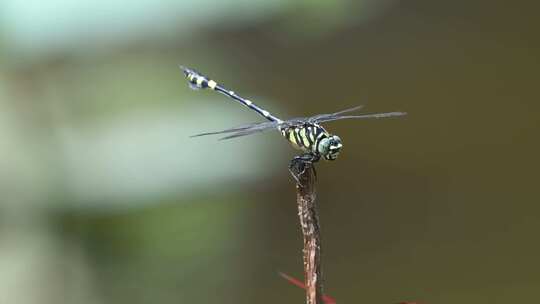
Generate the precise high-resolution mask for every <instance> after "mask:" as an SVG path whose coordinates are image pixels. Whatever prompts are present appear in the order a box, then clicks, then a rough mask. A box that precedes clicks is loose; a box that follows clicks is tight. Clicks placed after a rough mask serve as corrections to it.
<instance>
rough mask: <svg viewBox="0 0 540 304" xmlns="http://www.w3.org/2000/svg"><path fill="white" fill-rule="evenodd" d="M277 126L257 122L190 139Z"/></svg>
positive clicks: (275, 123)
mask: <svg viewBox="0 0 540 304" xmlns="http://www.w3.org/2000/svg"><path fill="white" fill-rule="evenodd" d="M277 125H278V123H277V122H273V121H272V122H258V123H252V124H247V125H242V126H238V127H234V128H230V129H225V130H223V131H215V132H205V133H199V134H195V135H191V136H190V137H199V136H206V135H216V134H225V133H235V132H241V131H246V130H252V129H256V130H259V129H263V130H264V129H272V128H276V127H277Z"/></svg>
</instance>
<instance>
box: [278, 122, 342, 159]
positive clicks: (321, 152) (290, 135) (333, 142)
mask: <svg viewBox="0 0 540 304" xmlns="http://www.w3.org/2000/svg"><path fill="white" fill-rule="evenodd" d="M280 131H281V134H282V135H283V136H284V137H285V138H286V139H287V140H288V141H289V142H290V143H291V144H292V145H293V146H294V147H295V148H297V149H300V150H302V151H304V152H307V153H311V154H314V155H317V156H322V157H324V159H326V160H335V159H336V158H337V157H338V154H339V152H340V150H341V147H342V144H341V139H340V138H339V137H338V136H336V135H331V134H330V133H328V132H327V131H326V130H325V129H324V128H323V127H322V126H320V125H318V124H313V123H304V124H299V125H296V126H291V127H286V128H282V129H280Z"/></svg>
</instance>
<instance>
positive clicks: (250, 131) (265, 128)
mask: <svg viewBox="0 0 540 304" xmlns="http://www.w3.org/2000/svg"><path fill="white" fill-rule="evenodd" d="M268 130H278V123H268V125H264V126H256V127H253V128H249V129H244V130H239V131H236V132H234V133H233V134H231V135H227V136H225V137H222V138H220V139H219V140H226V139H232V138H237V137H241V136H247V135H251V134H255V133H260V132H265V131H268Z"/></svg>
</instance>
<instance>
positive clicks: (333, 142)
mask: <svg viewBox="0 0 540 304" xmlns="http://www.w3.org/2000/svg"><path fill="white" fill-rule="evenodd" d="M180 68H181V69H182V70H183V71H184V74H185V75H186V77H187V79H188V81H189V85H190V87H191V88H193V89H210V90H214V91H218V92H220V93H221V94H223V95H225V96H227V97H230V98H232V99H234V100H236V101H237V102H239V103H240V104H242V105H244V106H246V107H248V108H249V109H251V110H253V111H255V112H257V113H258V114H259V115H261V116H263V117H264V118H266V119H267V120H268V121H267V122H259V123H252V124H247V125H243V126H239V127H235V128H230V129H226V130H223V131H217V132H206V133H201V134H197V135H193V136H192V137H197V136H206V135H216V134H226V136H225V137H222V138H221V139H231V138H236V137H240V136H246V135H251V134H255V133H259V132H263V131H268V130H277V131H279V132H280V133H281V135H283V137H285V139H287V140H288V141H289V142H290V143H291V144H292V145H293V146H294V147H295V148H297V149H299V150H301V151H303V152H304V154H303V155H302V156H297V157H296V158H295V159H300V160H302V161H304V162H316V161H318V160H319V159H320V158H321V157H322V158H324V159H325V160H335V159H336V158H337V157H338V155H339V153H340V151H341V149H342V147H343V144H342V142H341V138H339V137H338V136H337V135H333V134H330V133H329V132H328V131H326V129H325V128H323V127H322V126H321V123H325V122H329V121H334V120H340V119H364V118H385V117H393V116H402V115H406V114H407V113H404V112H388V113H370V114H360V115H347V114H346V113H349V112H352V111H356V110H360V109H361V108H362V106H357V107H354V108H350V109H346V110H342V111H339V112H336V113H331V114H319V115H315V116H311V117H299V118H293V119H289V120H282V119H280V118H278V117H276V116H274V115H272V114H271V113H270V112H268V111H266V110H264V109H262V108H260V107H259V106H257V105H256V104H254V103H253V102H252V101H251V100H249V99H246V98H243V97H241V96H240V95H238V94H236V93H235V92H234V91H231V90H228V89H226V88H225V87H223V86H221V85H220V84H218V83H217V82H215V81H213V80H211V79H209V78H207V77H206V76H203V75H202V74H200V73H199V72H197V71H195V70H193V69H189V68H186V67H183V66H180Z"/></svg>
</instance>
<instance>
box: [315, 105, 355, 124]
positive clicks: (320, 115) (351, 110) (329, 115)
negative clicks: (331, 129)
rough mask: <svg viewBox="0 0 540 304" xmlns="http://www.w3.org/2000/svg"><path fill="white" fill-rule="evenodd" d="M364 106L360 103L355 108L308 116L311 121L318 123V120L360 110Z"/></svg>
mask: <svg viewBox="0 0 540 304" xmlns="http://www.w3.org/2000/svg"><path fill="white" fill-rule="evenodd" d="M363 107H364V106H362V105H360V106H356V107H354V108H349V109H345V110H341V111H339V112H335V113H329V114H319V115H315V116H312V117H310V118H308V120H309V122H312V123H318V122H320V120H321V119H327V118H330V117H336V116H339V115H341V114H344V113H348V112H353V111H358V110H360V109H362V108H363Z"/></svg>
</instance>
